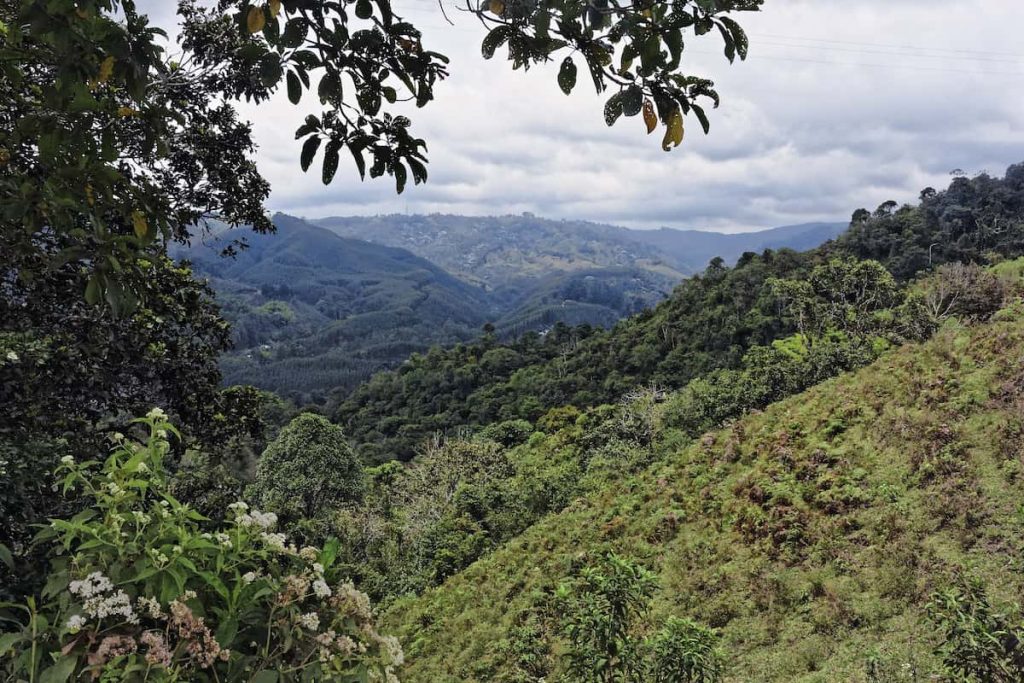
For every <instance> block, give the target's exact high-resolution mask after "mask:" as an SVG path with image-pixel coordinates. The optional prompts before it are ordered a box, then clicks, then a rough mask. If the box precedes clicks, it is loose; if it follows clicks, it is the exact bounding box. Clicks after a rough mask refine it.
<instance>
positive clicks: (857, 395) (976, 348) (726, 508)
mask: <svg viewBox="0 0 1024 683" xmlns="http://www.w3.org/2000/svg"><path fill="white" fill-rule="evenodd" d="M680 442H681V440H680V439H679V438H678V435H674V434H672V433H670V432H662V433H660V434H659V435H658V438H657V442H656V444H655V446H654V451H655V452H656V453H657V459H656V461H655V464H654V465H653V466H651V467H650V468H648V469H647V470H645V471H643V472H641V473H639V474H636V475H620V476H616V475H615V474H614V473H613V472H612V473H607V474H606V475H605V476H606V481H605V482H604V484H603V485H600V486H598V487H597V488H596V489H595V492H594V493H593V495H588V496H586V497H584V498H581V499H578V500H576V501H575V502H574V503H572V504H570V505H569V506H568V507H567V508H565V509H564V510H562V511H560V512H559V513H557V514H553V515H550V516H548V517H546V518H545V519H543V520H542V521H541V522H540V523H538V524H536V525H534V526H533V527H531V528H530V529H529V530H528V531H526V532H525V533H523V534H522V535H521V536H519V537H518V538H516V539H515V540H513V541H512V542H510V543H508V544H506V545H504V546H503V547H501V548H500V549H498V550H497V551H496V552H494V553H493V554H491V555H489V556H487V557H485V558H483V559H482V560H480V561H478V562H476V563H475V564H473V565H472V566H470V567H469V568H468V569H466V570H465V571H463V572H461V573H460V574H458V575H456V576H453V577H452V578H450V579H449V580H448V581H447V582H446V583H445V584H444V585H442V586H440V587H439V588H437V589H433V590H430V591H427V592H426V593H424V594H423V595H421V596H418V597H408V598H404V599H401V600H399V601H397V602H396V603H395V604H394V605H393V606H392V607H391V608H390V609H389V611H388V612H387V613H386V614H385V615H383V622H384V623H385V625H386V627H387V629H388V630H389V631H390V632H395V633H397V634H398V635H399V636H400V637H401V639H402V642H403V644H404V646H405V648H406V652H407V659H408V661H409V664H408V666H407V668H406V670H405V671H404V675H403V677H402V680H404V681H411V682H413V683H417V682H423V683H426V682H428V681H429V682H432V683H433V682H438V681H530V680H539V679H540V678H541V677H545V676H546V679H547V680H548V681H554V680H559V679H560V674H559V664H558V657H557V651H558V649H559V647H560V645H559V643H558V641H557V639H556V640H554V645H553V646H552V647H548V646H547V645H545V644H544V643H545V641H550V639H551V636H552V634H553V633H554V630H555V619H556V615H552V614H551V613H550V610H549V608H548V607H547V605H548V597H549V596H550V594H551V592H552V590H553V589H554V587H555V586H556V585H557V584H558V582H559V581H560V579H561V578H562V577H564V576H566V575H568V574H570V573H571V572H572V571H573V570H574V568H576V567H578V566H579V565H580V564H582V563H583V562H585V561H587V559H588V557H591V556H593V555H595V554H597V553H600V552H602V551H604V550H614V551H615V552H617V553H619V554H620V555H626V556H630V557H633V558H635V559H637V560H639V561H641V562H642V563H644V564H645V565H647V566H648V567H649V568H650V569H652V570H654V571H655V572H657V574H658V575H659V577H660V589H659V591H658V593H657V594H656V596H655V600H654V603H653V606H652V614H651V619H650V623H652V624H657V623H660V622H661V621H662V620H663V619H664V618H665V617H667V616H670V615H678V616H690V617H693V618H695V619H697V620H699V621H701V622H703V623H705V624H708V625H711V626H714V627H716V628H718V629H720V633H721V636H722V644H723V647H724V648H725V651H726V655H727V659H728V661H729V671H728V675H727V680H729V681H745V682H746V681H803V682H807V683H810V682H812V681H814V682H818V681H820V682H825V681H829V682H831V681H866V680H868V678H867V663H868V661H869V659H873V660H874V661H875V662H876V671H878V672H879V674H878V678H876V680H893V681H895V680H922V681H923V680H930V679H931V676H932V675H933V674H934V673H935V672H936V671H937V665H938V661H937V658H936V657H935V655H934V654H933V649H934V646H935V643H936V637H937V634H936V633H934V631H933V629H932V628H931V626H930V624H929V623H928V621H927V619H926V617H925V613H924V606H925V604H926V603H927V601H928V598H929V595H930V594H931V593H932V591H933V590H935V589H937V588H940V587H944V586H946V585H948V584H949V583H950V582H951V581H952V578H953V576H954V575H955V574H956V572H958V571H960V570H966V571H968V572H971V573H974V574H977V575H979V576H981V577H983V578H984V579H985V580H986V581H987V583H988V584H989V586H990V588H991V590H992V591H993V593H994V595H995V596H996V597H997V599H999V600H1003V601H1010V600H1012V599H1014V598H1015V597H1016V596H1019V595H1021V594H1022V591H1024V572H1022V571H1021V570H1022V569H1024V552H1022V551H1024V506H1022V501H1024V496H1022V494H1024V451H1022V444H1024V313H1022V312H1021V311H1020V309H1019V308H1015V307H1011V308H1010V309H1008V310H1005V311H1003V312H1002V313H1001V314H1000V315H999V316H998V317H997V319H996V320H995V321H993V322H991V323H988V324H985V325H980V326H976V327H963V326H959V325H957V324H951V325H949V326H947V327H946V328H945V329H943V330H941V331H940V332H939V333H938V334H937V335H936V336H935V338H933V339H932V340H931V341H929V342H927V343H925V344H921V345H910V346H906V347H903V348H901V349H898V350H895V351H892V352H890V353H888V354H886V355H885V356H883V357H882V358H881V359H880V360H879V361H877V362H876V363H874V364H873V365H871V366H869V367H867V368H865V369H863V370H861V371H859V372H856V373H851V374H849V375H845V376H842V377H840V378H837V379H835V380H831V381H828V382H825V383H823V384H821V385H819V386H817V387H815V388H813V389H812V390H810V391H807V392H805V393H803V394H800V395H798V396H795V397H793V398H791V399H788V400H785V401H782V402H780V403H778V404H775V405H773V406H771V407H770V408H768V409H767V410H765V411H764V412H763V413H758V414H752V415H748V416H746V417H744V418H743V419H741V420H738V421H736V422H735V423H733V424H732V425H731V426H729V427H727V428H725V429H722V430H719V431H716V432H713V433H709V434H706V435H705V436H704V437H703V438H701V439H699V440H697V441H696V442H694V443H691V444H689V445H686V446H683V447H678V446H673V445H672V444H676V443H680Z"/></svg>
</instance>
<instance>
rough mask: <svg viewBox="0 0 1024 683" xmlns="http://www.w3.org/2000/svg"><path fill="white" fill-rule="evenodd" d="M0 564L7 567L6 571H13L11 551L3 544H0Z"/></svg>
mask: <svg viewBox="0 0 1024 683" xmlns="http://www.w3.org/2000/svg"><path fill="white" fill-rule="evenodd" d="M0 562H3V563H4V564H5V565H7V568H8V569H14V556H13V555H11V551H10V550H9V549H8V548H7V546H5V545H4V544H3V543H0Z"/></svg>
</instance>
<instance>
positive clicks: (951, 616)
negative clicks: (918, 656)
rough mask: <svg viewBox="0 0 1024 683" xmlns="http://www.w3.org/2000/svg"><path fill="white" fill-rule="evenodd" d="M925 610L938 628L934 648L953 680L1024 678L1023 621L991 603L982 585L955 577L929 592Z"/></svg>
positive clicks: (1014, 682)
mask: <svg viewBox="0 0 1024 683" xmlns="http://www.w3.org/2000/svg"><path fill="white" fill-rule="evenodd" d="M928 616H929V617H930V618H931V620H932V622H933V623H934V624H935V625H936V626H938V627H939V628H940V629H941V630H942V632H943V642H942V644H941V645H940V646H939V649H938V654H940V655H941V656H942V663H943V666H944V667H945V669H946V673H947V674H949V676H950V677H951V678H952V679H954V680H957V681H965V682H974V681H977V682H978V683H1019V682H1020V681H1024V623H1021V619H1020V617H1019V616H1011V615H1008V614H1004V613H1001V612H999V611H998V610H996V609H994V608H993V606H992V604H991V603H990V601H989V598H988V594H987V592H986V591H985V587H984V585H982V584H981V583H980V582H979V581H977V580H972V579H968V578H961V579H960V581H959V585H957V586H955V587H953V588H950V589H948V590H946V591H942V592H938V593H936V594H934V595H933V596H932V600H931V602H930V603H929V604H928Z"/></svg>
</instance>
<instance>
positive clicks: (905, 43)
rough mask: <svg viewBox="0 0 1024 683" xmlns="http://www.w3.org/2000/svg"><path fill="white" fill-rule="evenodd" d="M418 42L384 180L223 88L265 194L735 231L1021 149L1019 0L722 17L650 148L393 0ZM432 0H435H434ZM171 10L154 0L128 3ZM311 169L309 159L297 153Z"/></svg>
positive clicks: (592, 100)
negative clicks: (425, 94)
mask: <svg viewBox="0 0 1024 683" xmlns="http://www.w3.org/2000/svg"><path fill="white" fill-rule="evenodd" d="M393 2H394V7H395V9H396V11H397V12H398V13H400V14H404V15H405V16H406V17H407V18H409V19H410V20H412V21H413V22H414V23H416V24H417V25H419V26H420V27H421V28H422V29H423V31H424V34H425V35H424V44H425V46H426V47H427V48H428V49H434V50H437V51H439V52H442V53H445V54H447V55H448V56H449V57H451V60H452V61H451V65H450V69H451V77H450V78H449V79H448V80H446V81H445V82H443V83H441V84H440V85H439V86H438V87H437V89H436V91H435V95H436V100H435V101H434V102H432V103H431V104H430V105H428V106H427V107H426V108H424V109H421V110H413V111H412V112H411V117H412V119H413V128H412V131H413V133H414V134H416V135H418V136H419V137H422V138H424V139H426V141H427V144H428V146H429V158H430V164H429V167H428V168H429V172H430V180H429V181H428V182H427V183H426V184H425V185H419V186H415V187H414V186H413V185H412V184H411V183H410V185H409V187H408V188H407V189H406V191H405V193H404V194H403V195H402V196H400V197H399V196H396V195H395V193H394V185H393V184H392V182H391V181H390V179H378V180H373V181H367V182H365V183H363V182H360V181H359V177H358V174H357V172H356V170H355V168H354V167H353V166H352V165H351V164H350V163H349V164H346V163H345V162H346V161H347V157H345V156H343V157H342V160H343V161H342V166H341V168H340V170H339V172H338V174H337V176H336V178H335V180H334V182H333V183H332V184H331V185H330V186H327V187H325V186H324V185H322V184H321V182H320V179H319V165H318V164H316V165H315V166H314V168H313V169H311V172H310V174H309V175H306V174H303V173H302V171H301V169H300V168H299V166H298V154H299V145H300V143H298V142H296V141H295V140H294V135H293V132H294V130H295V128H296V127H297V126H298V124H299V123H300V122H301V120H302V118H303V117H304V116H305V114H306V113H308V111H307V110H306V109H305V108H303V107H301V106H300V107H298V108H296V107H293V106H291V105H290V104H289V103H288V102H287V100H286V99H285V98H284V97H283V95H282V96H281V97H278V98H276V99H275V100H273V101H271V102H269V103H265V104H263V105H260V106H259V108H254V107H247V106H242V107H241V108H242V110H243V112H244V115H245V116H247V117H248V118H250V119H251V120H252V121H253V124H254V128H255V133H256V139H257V141H258V142H259V144H260V151H259V155H258V162H259V166H260V169H261V171H262V172H263V173H264V175H265V176H266V177H267V178H268V179H269V180H270V182H271V184H272V186H273V194H272V195H271V199H270V202H269V206H270V208H271V209H273V210H275V211H277V210H279V211H285V212H288V213H292V214H297V215H303V216H308V217H320V216H327V215H352V214H376V213H401V212H406V211H408V212H410V213H427V212H446V213H458V214H504V213H519V212H521V211H532V212H534V213H536V214H538V215H541V216H546V217H552V218H583V219H590V220H595V221H601V222H608V223H616V224H621V225H628V226H630V227H638V228H652V227H660V226H669V227H676V228H697V229H715V230H721V231H737V230H751V229H757V228H767V227H772V226H777V225H784V224H790V223H801V222H807V221H817V220H846V219H847V218H848V217H849V215H850V214H851V213H852V211H853V210H854V209H856V208H858V207H861V206H865V207H868V208H874V207H875V206H877V205H878V204H880V203H881V202H883V201H885V200H887V199H895V200H896V201H899V202H904V201H913V200H914V199H915V198H916V196H917V194H918V192H919V191H920V189H921V188H923V187H925V186H928V185H932V186H935V187H944V186H945V185H946V184H947V183H948V181H949V171H950V170H952V169H954V168H960V169H963V170H964V171H966V172H968V173H971V174H973V173H975V172H979V171H983V170H985V171H989V172H990V173H993V174H997V175H1001V174H1002V172H1003V171H1004V170H1005V168H1006V166H1008V165H1009V164H1011V163H1016V162H1020V161H1024V45H1020V43H1019V40H1018V35H1019V31H1020V27H1021V26H1024V2H1021V1H1020V0H855V1H850V0H768V1H767V2H766V3H765V9H764V11H762V12H760V13H756V14H754V13H749V14H741V15H739V16H738V17H737V18H738V19H740V20H741V23H742V24H743V25H744V27H745V28H746V29H747V30H748V33H749V34H750V37H751V41H750V42H751V46H750V56H749V58H748V59H747V61H746V62H739V61H737V63H736V64H734V65H729V63H728V62H727V61H726V60H725V58H724V56H722V52H721V42H720V38H719V37H718V35H717V33H716V34H712V35H708V36H704V37H702V38H700V39H691V40H690V41H689V42H688V44H687V50H686V52H685V53H684V55H685V56H684V65H687V66H688V67H689V68H690V69H691V70H692V72H693V73H695V74H698V75H705V76H709V77H711V78H713V79H714V80H715V82H716V86H717V88H718V91H719V93H720V94H721V96H722V106H721V107H720V108H719V109H718V110H715V111H712V112H711V126H712V128H711V134H710V135H708V136H704V135H703V133H702V132H701V131H700V128H699V125H698V124H697V122H696V120H694V119H692V117H691V118H689V119H688V120H687V136H686V139H685V141H684V143H683V146H682V147H681V148H679V149H677V150H674V151H672V152H669V153H666V152H663V151H662V150H661V148H660V144H659V143H660V138H661V132H660V128H659V131H657V132H655V133H654V134H652V135H651V136H650V137H648V136H647V135H645V132H644V129H643V123H642V122H641V120H640V117H636V118H633V119H625V118H623V119H620V121H619V123H618V124H616V126H615V127H613V128H610V129H609V128H608V127H607V126H605V124H604V120H603V117H602V111H601V106H602V100H599V99H597V98H596V97H595V95H594V94H593V89H592V88H590V87H589V81H588V80H587V79H586V77H585V76H584V75H582V74H581V77H580V80H579V85H578V86H577V88H576V91H575V92H574V93H573V95H572V96H570V97H566V96H565V95H563V94H562V93H561V91H560V90H559V89H558V86H557V85H556V82H555V71H556V69H555V68H554V67H551V68H535V69H531V71H530V72H529V73H523V72H513V71H512V70H511V65H510V64H509V63H508V62H507V61H505V60H504V59H503V58H499V57H504V49H502V50H501V51H499V54H498V56H497V57H495V59H493V60H491V61H489V62H488V61H484V60H483V59H482V58H481V57H480V56H479V55H480V50H479V45H480V40H481V38H482V37H483V29H482V28H481V27H480V26H479V24H477V23H475V22H474V21H473V20H471V19H470V18H469V17H467V16H465V15H460V13H459V12H457V11H454V10H452V9H449V11H448V15H449V16H450V17H451V18H452V19H453V20H454V21H455V24H456V25H455V26H454V27H452V26H448V25H447V23H446V22H445V21H444V19H443V17H442V16H441V13H440V11H439V10H438V7H437V4H436V2H435V1H434V0H393ZM445 2H446V6H448V7H451V5H450V4H449V2H448V0H445ZM141 4H143V5H144V6H148V7H149V8H150V11H151V14H152V15H153V17H154V19H156V20H158V21H164V22H166V21H167V20H170V19H172V16H171V15H170V14H169V12H167V8H168V3H167V2H166V0H159V1H158V0H147V1H146V2H143V3H141ZM314 170H315V171H316V172H315V173H314V172H313V171H314Z"/></svg>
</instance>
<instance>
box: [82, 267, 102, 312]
mask: <svg viewBox="0 0 1024 683" xmlns="http://www.w3.org/2000/svg"><path fill="white" fill-rule="evenodd" d="M102 294H103V286H102V284H101V283H100V275H99V273H97V274H95V275H93V276H92V277H90V278H89V283H88V284H87V285H86V286H85V302H86V303H87V304H89V305H91V306H95V305H96V304H98V303H99V301H100V297H101V296H102Z"/></svg>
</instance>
